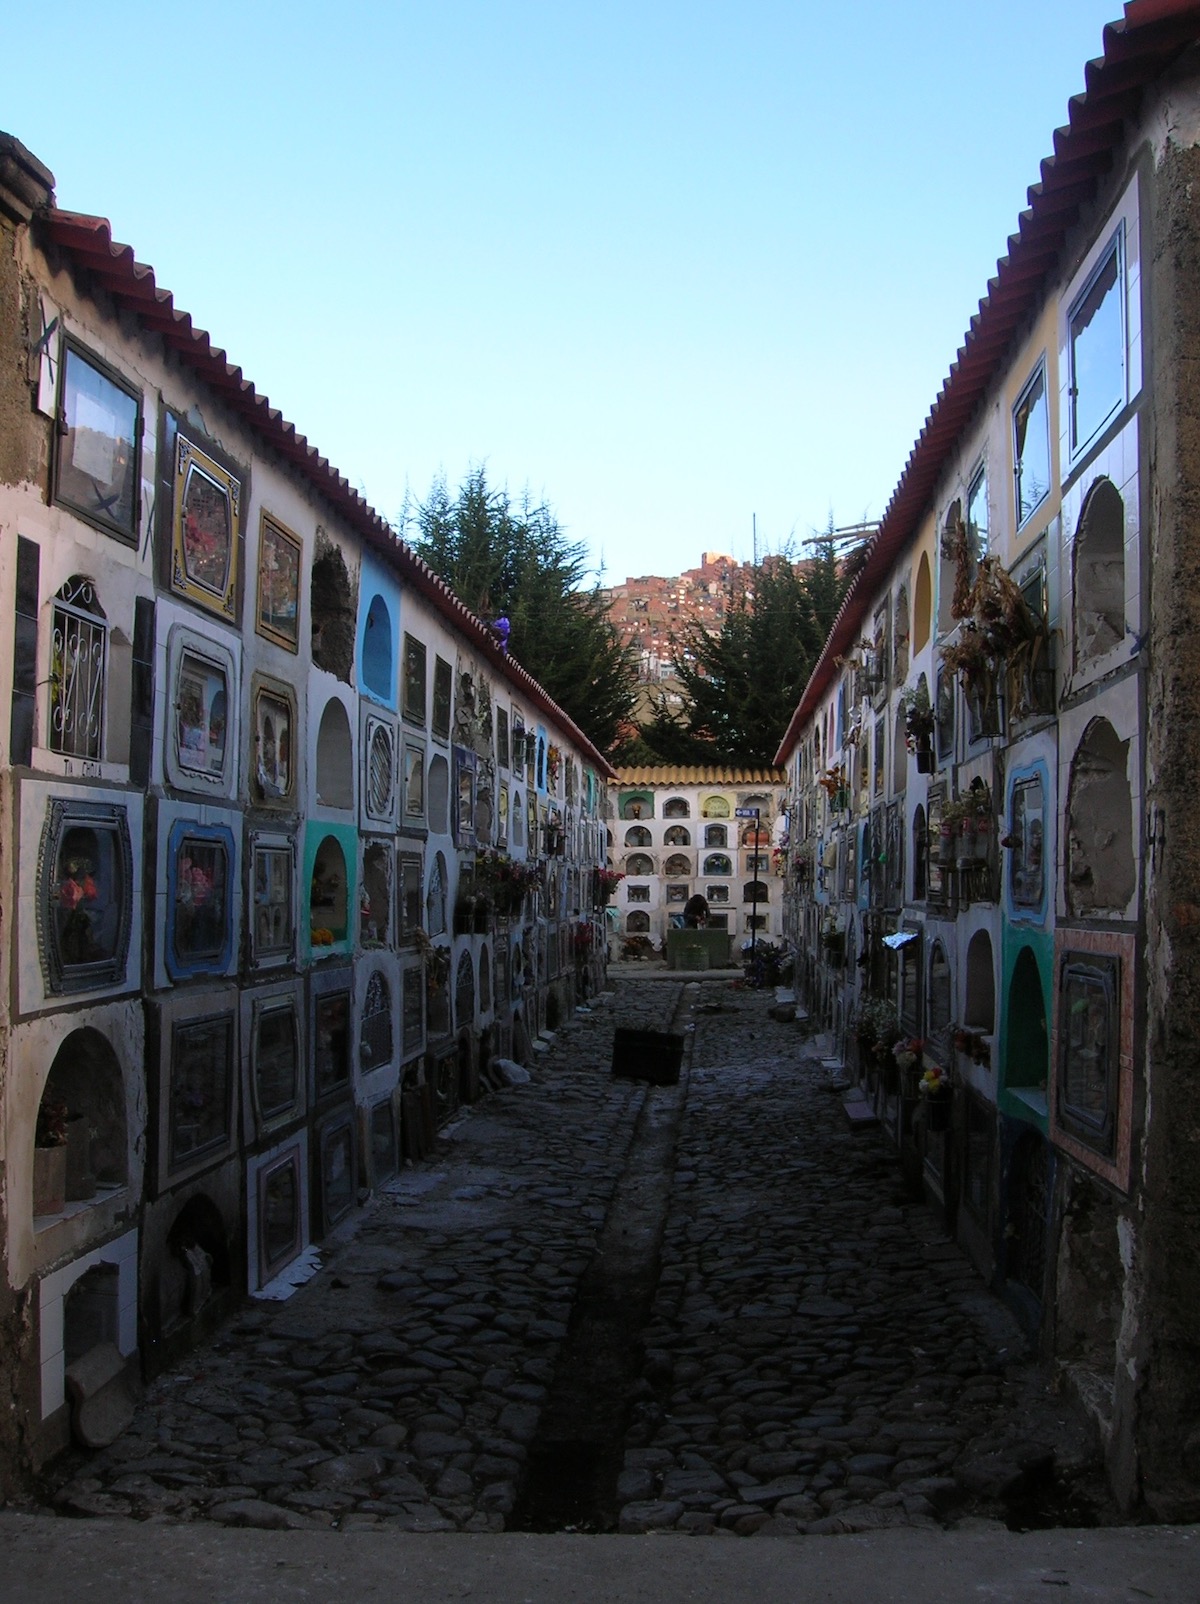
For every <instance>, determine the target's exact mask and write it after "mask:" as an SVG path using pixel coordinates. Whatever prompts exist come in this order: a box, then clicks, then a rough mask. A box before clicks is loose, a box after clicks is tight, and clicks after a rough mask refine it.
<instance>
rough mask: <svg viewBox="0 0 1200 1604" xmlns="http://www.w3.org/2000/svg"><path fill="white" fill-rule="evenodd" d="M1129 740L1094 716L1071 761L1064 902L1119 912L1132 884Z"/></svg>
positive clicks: (1081, 910) (1078, 910)
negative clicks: (1128, 766) (1124, 739)
mask: <svg viewBox="0 0 1200 1604" xmlns="http://www.w3.org/2000/svg"><path fill="white" fill-rule="evenodd" d="M1128 757H1129V742H1128V741H1122V740H1120V739H1119V737H1118V736H1117V733H1116V731H1115V730H1114V729H1113V727H1112V725H1111V724H1110V723H1109V722H1108V720H1107V719H1102V718H1098V719H1094V720H1093V721H1092V723H1091V724H1089V725H1088V727H1087V730H1086V731H1085V732H1084V737H1083V740H1082V741H1081V742H1080V743H1079V747H1078V749H1077V750H1076V753H1075V757H1074V759H1073V760H1072V763H1071V783H1070V789H1069V791H1068V794H1067V906H1068V908H1069V909H1070V911H1071V913H1073V914H1076V915H1080V914H1099V913H1110V914H1117V915H1121V914H1123V913H1124V912H1125V909H1126V908H1127V907H1128V905H1129V900H1130V898H1131V897H1132V896H1133V893H1134V889H1135V885H1136V878H1137V877H1136V869H1135V866H1134V859H1133V799H1132V794H1131V791H1130V786H1129V779H1128V774H1127V765H1128Z"/></svg>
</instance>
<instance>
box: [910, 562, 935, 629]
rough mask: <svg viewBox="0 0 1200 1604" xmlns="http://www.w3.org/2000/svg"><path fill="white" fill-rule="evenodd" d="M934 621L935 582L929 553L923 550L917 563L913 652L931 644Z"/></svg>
mask: <svg viewBox="0 0 1200 1604" xmlns="http://www.w3.org/2000/svg"><path fill="white" fill-rule="evenodd" d="M932 621H933V582H932V580H931V579H930V576H929V553H928V552H925V551H923V552H922V553H921V560H920V562H919V563H918V564H917V583H916V585H915V586H914V588H913V631H912V635H913V640H912V649H913V652H914V653H916V652H919V651H921V650H922V649H923V648H924V647H926V646H928V645H929V635H930V630H931V628H932Z"/></svg>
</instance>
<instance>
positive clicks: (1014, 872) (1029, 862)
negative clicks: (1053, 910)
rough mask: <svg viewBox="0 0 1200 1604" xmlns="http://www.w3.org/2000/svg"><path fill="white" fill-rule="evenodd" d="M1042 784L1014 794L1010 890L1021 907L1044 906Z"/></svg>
mask: <svg viewBox="0 0 1200 1604" xmlns="http://www.w3.org/2000/svg"><path fill="white" fill-rule="evenodd" d="M1044 828H1045V824H1044V815H1043V802H1042V782H1041V781H1040V780H1030V781H1028V782H1026V783H1025V784H1022V785H1018V786H1016V787H1015V788H1014V790H1013V816H1012V829H1013V837H1014V843H1015V844H1014V846H1013V847H1012V849H1011V852H1012V856H1011V860H1010V864H1011V866H1010V871H1009V873H1010V881H1009V883H1010V887H1011V890H1012V899H1013V902H1014V903H1015V904H1016V905H1017V906H1018V907H1023V908H1037V907H1040V906H1041V902H1042V885H1043V869H1042V844H1043V832H1044Z"/></svg>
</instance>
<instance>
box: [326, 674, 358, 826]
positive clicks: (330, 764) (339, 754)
mask: <svg viewBox="0 0 1200 1604" xmlns="http://www.w3.org/2000/svg"><path fill="white" fill-rule="evenodd" d="M317 801H318V802H319V803H320V804H321V806H322V807H326V808H352V807H353V806H354V742H353V740H352V738H351V735H350V720H349V718H348V717H347V715H346V709H345V708H344V707H343V706H342V704H341V702H339V701H338V699H337V697H336V696H331V697H330V699H329V701H327V702H326V704H325V710H324V712H323V713H322V714H321V724H320V728H319V730H318V731H317Z"/></svg>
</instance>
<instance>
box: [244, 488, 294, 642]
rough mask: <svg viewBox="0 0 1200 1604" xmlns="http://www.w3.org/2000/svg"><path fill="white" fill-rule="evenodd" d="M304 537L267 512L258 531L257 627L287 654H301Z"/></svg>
mask: <svg viewBox="0 0 1200 1604" xmlns="http://www.w3.org/2000/svg"><path fill="white" fill-rule="evenodd" d="M303 555H304V546H303V543H302V541H301V540H300V537H299V536H298V535H294V534H293V533H292V532H291V530H290V529H287V528H285V527H284V525H283V524H281V523H280V522H279V520H278V519H277V518H273V517H272V516H271V515H270V513H267V512H264V513H263V515H262V518H261V520H260V523H259V531H258V595H257V604H256V608H255V613H254V627H255V629H256V630H257V631H258V633H259V634H260V635H262V636H264V637H265V639H267V640H269V641H274V642H275V644H276V646H282V647H283V649H284V651H287V652H297V653H298V652H299V650H300V569H301V564H302V561H303Z"/></svg>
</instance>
